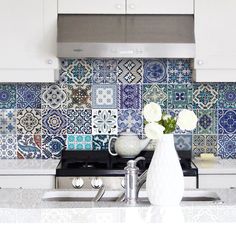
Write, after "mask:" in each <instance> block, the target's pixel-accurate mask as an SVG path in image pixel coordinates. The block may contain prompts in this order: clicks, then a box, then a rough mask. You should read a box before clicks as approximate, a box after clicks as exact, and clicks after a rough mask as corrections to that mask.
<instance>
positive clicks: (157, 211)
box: [0, 189, 236, 223]
mask: <svg viewBox="0 0 236 236" xmlns="http://www.w3.org/2000/svg"><path fill="white" fill-rule="evenodd" d="M211 191H212V190H211ZM215 191H216V192H217V194H218V195H219V196H220V198H221V199H222V200H223V201H224V203H223V204H216V203H213V202H182V203H181V206H180V207H165V208H160V207H157V206H151V205H150V204H149V203H142V204H139V205H137V206H135V207H128V206H127V205H126V204H125V203H116V202H97V203H93V202H56V201H43V200H41V198H42V196H43V194H44V193H45V190H16V189H2V190H0V222H50V223H62V222H64V223H72V222H73V223H75V222H77V223H85V222H87V223H96V222H114V223H115V222H125V223H148V222H153V223H154V222H175V223H178V222H179V223H183V222H236V190H235V189H225V190H215Z"/></svg>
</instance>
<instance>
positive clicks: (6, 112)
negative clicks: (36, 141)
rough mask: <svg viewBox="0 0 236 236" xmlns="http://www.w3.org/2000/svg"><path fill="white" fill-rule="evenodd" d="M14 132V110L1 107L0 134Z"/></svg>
mask: <svg viewBox="0 0 236 236" xmlns="http://www.w3.org/2000/svg"><path fill="white" fill-rule="evenodd" d="M15 133H16V110H15V109H2V110H0V134H15Z"/></svg>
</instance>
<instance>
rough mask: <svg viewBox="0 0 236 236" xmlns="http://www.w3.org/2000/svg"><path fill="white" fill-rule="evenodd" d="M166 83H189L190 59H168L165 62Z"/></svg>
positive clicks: (190, 73) (190, 77) (190, 78)
mask: <svg viewBox="0 0 236 236" xmlns="http://www.w3.org/2000/svg"><path fill="white" fill-rule="evenodd" d="M167 68H168V83H174V84H184V83H191V80H192V66H191V60H190V59H170V60H168V63H167Z"/></svg>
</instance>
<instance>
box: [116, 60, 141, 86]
mask: <svg viewBox="0 0 236 236" xmlns="http://www.w3.org/2000/svg"><path fill="white" fill-rule="evenodd" d="M142 77H143V61H142V60H139V59H122V60H120V61H119V62H118V82H119V83H122V84H138V83H142Z"/></svg>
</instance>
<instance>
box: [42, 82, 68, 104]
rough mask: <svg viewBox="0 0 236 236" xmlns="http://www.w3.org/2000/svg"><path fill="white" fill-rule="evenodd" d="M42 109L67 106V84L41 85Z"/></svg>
mask: <svg viewBox="0 0 236 236" xmlns="http://www.w3.org/2000/svg"><path fill="white" fill-rule="evenodd" d="M42 108H43V109H63V108H64V109H65V108H67V86H66V85H65V84H64V85H58V84H46V85H43V86H42Z"/></svg>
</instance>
